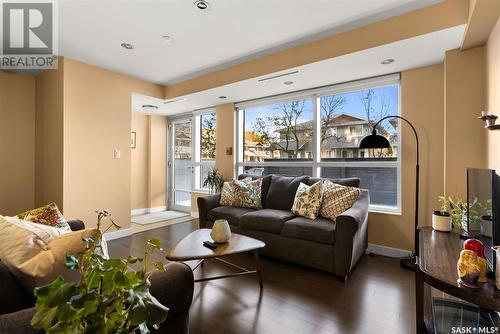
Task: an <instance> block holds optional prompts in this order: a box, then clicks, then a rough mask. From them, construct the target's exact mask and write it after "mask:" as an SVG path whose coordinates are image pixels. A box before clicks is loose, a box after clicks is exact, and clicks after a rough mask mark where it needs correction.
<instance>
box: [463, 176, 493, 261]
mask: <svg viewBox="0 0 500 334" xmlns="http://www.w3.org/2000/svg"><path fill="white" fill-rule="evenodd" d="M499 184H500V183H499V176H498V175H497V174H496V172H495V170H493V169H479V168H468V169H467V203H468V207H469V210H468V212H467V225H468V228H469V233H470V235H471V236H472V237H474V238H476V239H479V240H481V241H482V242H483V243H484V246H485V253H486V257H487V260H488V266H489V267H490V269H491V270H493V269H494V254H493V251H492V250H491V247H492V246H496V245H500V240H499V238H500V231H498V228H499V227H500V226H498V225H500V223H498V222H496V221H497V220H498V217H499V216H498V214H499V212H498V208H499V203H498V202H499V200H500V198H499V196H498V195H497V194H498V192H499V190H500V189H499V188H500V187H499Z"/></svg>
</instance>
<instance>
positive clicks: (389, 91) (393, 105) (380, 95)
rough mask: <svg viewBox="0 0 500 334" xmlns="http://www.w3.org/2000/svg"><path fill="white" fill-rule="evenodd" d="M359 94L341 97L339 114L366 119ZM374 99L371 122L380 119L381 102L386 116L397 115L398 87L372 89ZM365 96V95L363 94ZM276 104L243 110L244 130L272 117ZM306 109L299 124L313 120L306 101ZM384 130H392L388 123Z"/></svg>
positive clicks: (308, 102)
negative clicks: (385, 109)
mask: <svg viewBox="0 0 500 334" xmlns="http://www.w3.org/2000/svg"><path fill="white" fill-rule="evenodd" d="M361 92H366V91H356V92H351V93H345V94H343V96H344V97H345V98H346V103H345V104H344V105H343V106H342V109H341V110H340V113H346V114H349V115H353V116H357V117H360V118H363V119H366V112H365V109H364V107H363V104H362V102H361V96H360V95H361ZM374 92H375V94H374V97H373V99H372V101H373V102H372V105H373V114H372V115H371V117H370V118H372V119H373V120H378V119H380V104H381V101H382V100H384V101H385V103H386V104H387V105H389V108H388V109H387V112H386V113H385V114H384V116H386V115H397V112H398V86H387V87H381V88H375V89H374ZM365 95H366V93H365ZM276 106H277V105H276V104H274V105H268V106H261V107H255V108H248V109H246V110H245V130H247V131H248V130H252V129H253V124H254V123H255V120H256V119H257V118H258V117H266V116H269V115H272V114H273V113H277V112H278V110H273V108H276ZM305 106H306V109H305V111H304V113H303V114H302V116H301V118H300V119H299V120H300V122H306V121H310V120H312V118H313V114H312V101H311V100H308V101H306V105H305ZM384 126H385V127H386V129H390V130H393V129H392V127H391V126H390V125H389V124H388V123H384Z"/></svg>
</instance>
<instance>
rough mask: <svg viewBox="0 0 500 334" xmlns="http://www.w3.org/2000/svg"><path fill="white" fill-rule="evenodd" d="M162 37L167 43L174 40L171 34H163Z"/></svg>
mask: <svg viewBox="0 0 500 334" xmlns="http://www.w3.org/2000/svg"><path fill="white" fill-rule="evenodd" d="M161 39H163V41H164V42H167V43H170V42H172V36H169V35H163V36H161Z"/></svg>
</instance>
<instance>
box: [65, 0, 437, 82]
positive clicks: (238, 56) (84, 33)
mask: <svg viewBox="0 0 500 334" xmlns="http://www.w3.org/2000/svg"><path fill="white" fill-rule="evenodd" d="M208 1H209V3H210V5H211V6H210V9H209V10H208V11H204V12H202V11H200V10H198V9H196V7H195V6H194V4H193V3H194V0H163V1H160V0H157V1H146V0H134V1H130V0H99V1H96V0H94V1H89V0H61V1H60V2H59V27H60V29H59V31H60V34H59V38H60V42H59V53H60V54H61V55H63V56H67V57H70V58H73V59H78V60H81V61H83V62H86V63H89V64H93V65H96V66H100V67H103V68H106V69H110V70H113V71H116V72H120V73H124V74H128V75H131V76H133V77H137V78H141V79H145V80H148V81H151V82H155V83H161V84H166V83H172V82H177V81H179V80H183V79H187V78H190V77H193V76H196V75H200V74H203V73H208V72H211V71H213V70H216V69H220V68H223V67H226V66H229V65H232V64H236V63H240V62H243V61H246V60H249V59H253V58H256V57H259V56H262V55H264V54H269V53H271V52H275V51H277V50H281V49H284V48H288V47H291V46H293V45H298V44H301V43H304V42H307V41H310V40H314V39H318V38H322V37H325V36H328V35H332V34H334V33H339V32H341V31H345V30H349V29H353V28H355V27H358V26H362V25H365V24H368V23H371V22H374V21H377V20H381V19H384V18H387V17H390V16H396V15H400V14H402V13H404V12H408V11H412V10H415V9H418V8H421V7H425V6H428V5H431V4H434V3H436V2H439V1H440V0H208ZM162 35H169V36H171V37H172V38H173V40H172V42H170V43H166V42H164V41H163V40H162V39H161V36H162ZM123 42H126V43H131V44H133V45H134V49H133V50H125V49H123V48H122V47H121V46H120V44H121V43H123Z"/></svg>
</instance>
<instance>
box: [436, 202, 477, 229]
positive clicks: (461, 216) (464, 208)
mask: <svg viewBox="0 0 500 334" xmlns="http://www.w3.org/2000/svg"><path fill="white" fill-rule="evenodd" d="M438 201H439V203H440V204H441V211H445V212H448V213H449V214H450V215H451V220H452V222H453V226H454V227H455V228H456V229H458V230H462V231H467V230H468V229H467V213H468V212H469V219H470V222H469V223H470V224H476V223H479V221H480V217H479V214H478V212H477V210H476V207H477V206H478V205H479V203H478V200H477V198H475V199H474V200H473V201H472V202H471V203H469V204H467V201H464V200H463V199H462V198H461V197H459V196H455V197H453V196H439V197H438Z"/></svg>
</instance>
